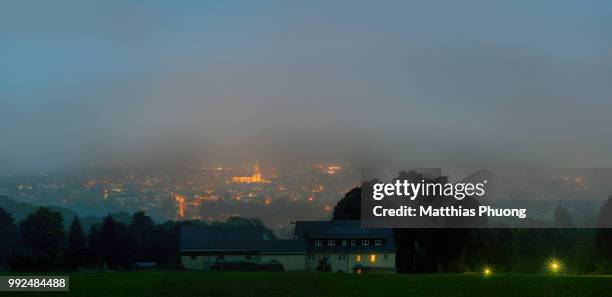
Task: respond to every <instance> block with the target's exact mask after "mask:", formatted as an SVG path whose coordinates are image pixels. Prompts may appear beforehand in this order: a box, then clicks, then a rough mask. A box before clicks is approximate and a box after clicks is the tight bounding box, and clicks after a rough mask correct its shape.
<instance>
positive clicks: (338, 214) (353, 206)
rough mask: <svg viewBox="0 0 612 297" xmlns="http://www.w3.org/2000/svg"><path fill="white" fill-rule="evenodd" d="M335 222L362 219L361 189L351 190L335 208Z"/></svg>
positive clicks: (333, 217)
mask: <svg viewBox="0 0 612 297" xmlns="http://www.w3.org/2000/svg"><path fill="white" fill-rule="evenodd" d="M332 219H333V220H338V221H350V220H360V219H361V188H360V187H356V188H354V189H352V190H350V191H349V192H348V193H346V195H344V198H342V199H341V200H340V201H338V204H336V206H335V207H334V213H333V215H332Z"/></svg>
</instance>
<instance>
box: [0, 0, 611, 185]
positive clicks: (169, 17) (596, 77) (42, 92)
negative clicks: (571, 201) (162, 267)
mask: <svg viewBox="0 0 612 297" xmlns="http://www.w3.org/2000/svg"><path fill="white" fill-rule="evenodd" d="M611 36H612V3H610V2H609V1H588V2H583V1H385V2H377V3H374V2H372V1H301V2H298V1H53V2H50V1H47V2H42V1H2V3H1V4H0V57H1V58H0V102H1V105H0V106H1V108H0V124H1V126H0V137H1V138H2V139H3V141H2V143H3V145H2V146H0V171H3V172H5V173H13V172H25V171H32V170H38V169H44V168H55V167H58V166H62V165H65V164H72V163H76V162H81V161H86V160H92V159H96V158H99V157H101V156H105V157H110V158H114V157H117V158H126V157H128V158H129V156H130V155H132V154H135V153H136V154H141V153H142V152H143V151H147V152H151V153H152V154H153V152H155V153H158V152H159V153H160V154H170V155H172V154H178V152H179V151H182V150H189V151H191V150H196V151H201V152H202V153H203V154H206V156H210V158H217V157H224V155H225V154H227V155H230V156H233V157H235V158H245V159H249V158H262V157H266V155H268V156H274V157H278V156H282V157H283V158H285V159H308V158H324V159H337V158H348V159H351V158H353V159H357V160H360V159H369V158H374V159H377V158H384V159H405V160H407V161H410V162H417V163H424V165H426V166H439V165H440V166H441V165H444V166H468V167H473V166H478V165H479V164H483V165H487V166H491V165H494V166H507V165H509V164H528V165H529V164H534V162H535V163H536V164H537V163H542V165H543V166H550V165H555V166H561V167H564V166H587V167H588V166H599V167H602V166H604V167H605V166H612V160H611V159H610V157H609V151H610V149H611V148H612V139H611V137H610V136H609V132H608V129H609V128H608V127H610V124H611V120H610V116H609V115H610V113H611V112H612V100H611V99H612V86H611V85H612V84H610V83H609V82H610V81H612V37H611Z"/></svg>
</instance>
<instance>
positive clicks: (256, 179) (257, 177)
mask: <svg viewBox="0 0 612 297" xmlns="http://www.w3.org/2000/svg"><path fill="white" fill-rule="evenodd" d="M232 182H233V183H238V184H252V183H266V182H268V181H267V180H265V179H264V178H263V177H262V176H261V170H260V168H259V163H258V162H255V165H253V174H252V175H251V176H234V177H232Z"/></svg>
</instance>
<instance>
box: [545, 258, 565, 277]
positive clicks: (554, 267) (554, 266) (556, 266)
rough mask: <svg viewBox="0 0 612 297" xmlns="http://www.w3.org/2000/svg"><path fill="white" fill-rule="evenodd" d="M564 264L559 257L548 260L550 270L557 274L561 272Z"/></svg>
mask: <svg viewBox="0 0 612 297" xmlns="http://www.w3.org/2000/svg"><path fill="white" fill-rule="evenodd" d="M562 268H563V267H562V265H561V262H560V261H559V260H557V259H551V260H549V261H548V270H549V271H550V272H551V273H553V274H557V273H559V272H561V269H562Z"/></svg>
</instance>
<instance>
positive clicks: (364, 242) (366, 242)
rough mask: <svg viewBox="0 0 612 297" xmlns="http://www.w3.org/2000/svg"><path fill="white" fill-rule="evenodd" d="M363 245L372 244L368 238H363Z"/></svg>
mask: <svg viewBox="0 0 612 297" xmlns="http://www.w3.org/2000/svg"><path fill="white" fill-rule="evenodd" d="M361 245H363V246H369V245H370V241H369V240H367V239H364V240H362V241H361Z"/></svg>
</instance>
